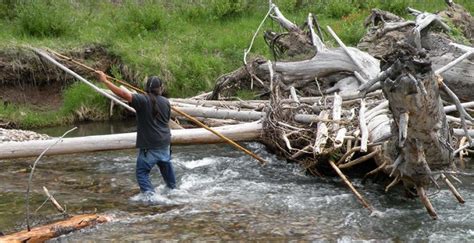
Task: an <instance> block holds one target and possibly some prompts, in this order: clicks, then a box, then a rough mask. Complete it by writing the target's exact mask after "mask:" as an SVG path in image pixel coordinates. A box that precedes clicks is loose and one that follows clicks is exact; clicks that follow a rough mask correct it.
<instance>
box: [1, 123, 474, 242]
mask: <svg viewBox="0 0 474 243" xmlns="http://www.w3.org/2000/svg"><path fill="white" fill-rule="evenodd" d="M68 129H69V127H68V128H54V129H49V130H42V132H46V133H49V134H51V135H54V136H58V135H61V134H62V133H63V132H64V131H66V130H68ZM131 130H133V124H132V123H125V124H124V123H121V124H114V125H110V124H94V125H82V126H80V129H79V132H76V133H75V134H73V135H75V136H78V135H81V136H83V135H89V134H98V133H110V132H128V131H131ZM244 145H245V146H246V147H248V148H250V149H251V150H253V151H257V153H258V154H259V155H260V156H262V157H264V158H265V159H266V160H267V161H269V162H270V163H269V164H268V165H267V166H265V167H261V166H259V164H258V163H257V162H256V161H255V160H253V159H251V158H250V157H248V156H246V155H244V154H243V153H241V152H239V151H236V150H234V149H233V148H232V147H229V146H227V145H193V146H175V147H173V162H174V164H175V170H176V174H177V181H178V189H177V190H176V191H171V192H169V191H167V190H165V189H164V187H163V182H162V181H161V177H160V176H159V172H158V170H154V171H153V176H152V179H153V182H154V184H155V186H156V187H157V191H158V192H159V194H158V195H157V196H155V197H154V203H153V204H151V205H150V204H147V203H144V202H142V201H137V200H135V199H137V198H138V196H137V193H138V187H137V185H136V182H135V177H134V167H135V156H136V151H134V150H124V151H114V152H100V153H89V154H76V155H67V156H54V157H45V158H43V159H42V160H41V161H40V163H39V165H38V167H37V171H36V172H35V175H34V183H33V193H32V199H31V208H32V211H35V210H36V209H37V208H38V207H39V206H40V205H41V204H42V203H43V201H44V199H45V196H44V195H43V194H42V192H41V191H42V190H41V187H42V186H46V187H47V188H48V189H49V190H50V191H51V192H52V193H53V194H54V196H55V198H56V199H57V200H58V201H59V202H60V203H62V204H65V205H66V206H67V211H68V212H69V213H72V214H79V213H91V212H98V213H101V214H107V215H109V216H111V217H112V221H111V222H109V223H106V224H102V225H99V226H95V227H92V228H89V229H85V230H81V231H77V232H74V233H71V234H68V235H66V236H61V237H59V238H57V239H54V240H52V241H51V242H76V241H92V242H103V241H125V240H127V241H131V240H137V241H140V240H158V239H159V240H197V241H211V240H244V241H247V240H252V241H257V240H258V241H260V240H262V241H292V240H307V241H317V240H324V241H339V242H348V241H354V240H373V241H389V242H391V241H407V240H410V241H418V240H421V241H433V242H441V241H448V242H469V241H471V242H472V241H474V193H473V192H474V179H473V178H472V177H461V180H462V181H463V184H462V185H458V187H459V189H460V193H461V194H462V195H463V196H464V198H465V199H466V201H467V202H466V204H464V205H460V204H458V203H457V202H456V200H455V199H454V197H453V196H452V195H451V194H450V192H449V191H448V190H447V189H446V188H443V189H442V190H440V191H436V190H430V192H429V193H432V194H433V195H432V196H431V201H432V203H433V205H434V207H435V208H436V209H437V212H438V215H439V219H438V220H436V221H433V220H431V219H430V217H429V216H428V214H427V213H426V211H425V209H424V208H423V207H422V206H421V204H420V203H419V202H418V200H411V199H406V198H404V197H403V196H402V193H401V191H400V190H397V189H395V190H392V191H391V192H389V193H385V192H384V191H383V185H379V184H375V183H372V182H370V181H368V182H367V183H365V184H364V185H362V184H361V182H360V179H354V178H351V180H352V181H353V182H354V184H355V185H356V186H357V187H358V188H359V189H360V191H361V192H362V193H363V194H364V196H365V197H366V198H367V199H368V200H369V201H370V202H371V203H372V204H373V206H374V207H375V208H377V209H378V210H379V211H380V212H381V213H380V214H379V215H378V216H370V215H369V212H368V210H366V209H364V208H362V206H361V205H360V204H359V203H358V202H357V201H356V200H355V199H354V196H353V195H352V194H351V192H350V191H349V190H348V189H347V188H346V187H345V186H344V185H343V184H342V183H341V181H340V180H339V179H338V178H316V177H312V176H308V175H305V174H304V173H303V172H302V170H301V169H300V168H299V167H298V166H296V165H293V164H288V163H286V162H285V161H284V160H279V159H277V158H276V157H275V156H273V155H271V154H269V153H267V152H266V151H265V149H264V148H263V146H262V145H260V144H258V143H245V144H244ZM33 161H34V158H29V159H18V160H6V161H0V168H1V169H0V178H1V184H0V231H3V232H4V233H9V232H12V231H16V230H18V229H20V228H24V225H25V220H24V218H25V213H24V212H25V191H26V185H27V177H28V171H27V168H28V167H29V165H30V164H31V163H32V162H33ZM471 164H472V163H471ZM467 171H468V172H473V171H474V170H473V168H472V166H470V168H468V169H467ZM56 218H60V216H59V215H58V214H57V213H56V212H55V211H54V209H53V208H52V206H51V205H50V204H49V203H47V204H45V205H44V206H43V207H42V208H40V209H39V210H38V212H36V213H34V214H33V216H32V219H33V222H34V223H44V222H49V221H51V220H52V219H56Z"/></svg>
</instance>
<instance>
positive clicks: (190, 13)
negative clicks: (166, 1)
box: [177, 0, 267, 21]
mask: <svg viewBox="0 0 474 243" xmlns="http://www.w3.org/2000/svg"><path fill="white" fill-rule="evenodd" d="M177 5H178V8H179V12H181V14H182V15H183V16H185V17H186V18H187V19H188V20H190V21H193V20H206V21H209V20H211V21H212V20H228V19H232V18H235V17H239V16H242V15H243V14H244V13H245V12H246V11H250V9H251V7H252V6H254V5H255V3H252V1H251V0H209V1H205V0H201V1H197V2H193V3H192V4H191V3H178V4H177ZM265 6H267V5H265Z"/></svg>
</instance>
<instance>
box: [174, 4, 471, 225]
mask: <svg viewBox="0 0 474 243" xmlns="http://www.w3.org/2000/svg"><path fill="white" fill-rule="evenodd" d="M450 4H451V5H450V6H448V10H446V11H443V12H441V13H439V14H431V13H426V12H421V11H418V10H415V9H408V10H409V11H410V13H412V14H413V15H414V16H415V17H416V19H415V20H414V21H411V20H404V19H403V18H401V17H399V16H396V15H394V14H392V13H389V12H385V11H382V10H378V9H374V10H373V11H372V14H371V15H370V16H369V17H368V18H367V20H366V26H367V27H368V29H367V34H366V36H364V38H363V39H362V40H361V42H360V44H359V46H358V47H359V48H360V49H362V50H360V49H357V48H351V47H346V46H345V45H344V43H343V42H342V41H341V40H340V39H339V38H338V37H337V35H336V33H334V31H332V29H331V28H330V27H329V26H328V27H327V30H328V32H329V33H330V34H331V36H332V37H333V38H334V39H335V40H336V42H337V43H338V44H339V46H340V47H338V48H330V47H327V46H326V45H325V44H324V42H323V41H322V31H321V28H320V26H319V25H318V23H317V21H316V18H313V16H312V15H311V14H309V15H308V19H307V21H306V23H305V24H304V25H303V26H304V28H306V29H302V28H300V27H298V26H297V25H296V24H294V23H292V22H290V21H289V20H288V19H286V18H285V17H284V16H283V14H282V13H281V11H280V10H279V9H278V7H277V6H275V5H271V7H270V11H269V16H270V17H271V18H272V19H273V20H274V21H276V22H278V23H279V24H280V26H281V27H282V28H283V29H284V30H285V31H286V32H284V33H276V32H273V31H267V32H266V33H265V34H264V38H265V39H266V41H267V43H268V44H269V46H270V47H271V48H272V49H273V50H274V54H275V57H274V58H275V59H283V60H282V61H270V60H264V59H262V58H255V59H251V60H249V61H248V60H247V54H248V52H249V50H247V51H246V53H245V55H244V63H245V65H244V66H243V67H242V68H240V69H238V70H236V71H234V72H231V73H229V74H226V75H223V76H221V77H220V78H219V79H218V80H217V84H216V86H215V88H214V90H213V91H212V92H210V93H208V94H205V95H202V96H200V97H197V98H196V99H188V100H178V99H176V100H173V101H174V105H177V106H181V107H182V109H185V112H188V113H189V114H191V115H194V116H198V117H206V119H208V120H207V122H210V123H211V124H212V123H214V124H218V123H237V122H238V121H240V122H242V121H252V120H259V119H262V118H263V140H264V141H263V142H264V143H265V144H267V145H268V147H269V148H271V149H272V150H273V151H275V152H277V153H278V154H280V155H282V156H284V157H285V158H287V159H288V160H290V161H294V162H298V163H300V164H301V165H302V166H303V167H304V168H305V169H306V170H307V171H308V172H309V173H312V174H315V175H321V174H326V173H325V172H326V171H327V170H328V168H331V167H332V168H334V169H335V170H336V172H338V174H340V175H342V177H343V179H344V180H345V182H346V183H349V184H350V182H348V181H347V179H346V178H345V177H344V176H343V174H342V173H341V171H340V170H339V169H342V171H350V170H351V169H352V168H356V167H357V166H356V165H359V164H362V163H364V162H367V161H374V162H375V163H376V165H377V166H376V168H374V169H373V170H372V171H371V172H369V173H367V174H366V175H365V176H366V177H368V176H371V175H374V174H377V173H385V174H386V177H387V179H389V181H388V182H387V186H386V190H388V189H390V188H391V187H393V186H395V185H397V184H399V183H401V184H402V185H403V186H404V187H405V190H406V193H407V195H413V196H416V195H418V196H419V197H420V199H421V201H422V203H423V204H424V205H425V206H426V208H427V210H428V212H429V214H430V215H431V216H432V217H433V218H434V219H436V217H437V215H436V212H435V210H434V208H433V206H432V205H431V203H430V201H429V199H428V197H427V196H426V190H428V189H429V188H430V187H431V186H433V185H434V186H435V187H436V188H439V187H440V186H439V184H438V181H444V182H445V183H446V184H447V185H448V187H449V188H450V190H451V191H452V192H453V193H454V195H455V196H456V198H457V199H458V201H459V202H461V203H462V202H464V201H463V199H462V197H461V196H460V195H459V193H458V192H457V191H456V189H455V188H454V186H453V185H452V183H451V182H450V180H456V181H458V179H457V178H456V177H455V175H456V173H457V167H458V166H457V165H460V167H461V168H462V167H463V166H464V164H463V159H462V157H463V156H465V155H466V154H467V151H469V150H468V148H469V146H473V145H474V144H473V143H472V136H473V135H474V134H473V133H474V132H473V131H472V130H469V129H470V128H471V126H472V124H473V123H472V122H474V120H473V119H472V117H471V115H470V113H471V114H472V110H470V109H469V107H473V106H474V102H472V101H474V94H473V92H472V90H474V82H473V77H474V68H473V63H472V57H471V56H472V54H473V53H474V49H473V48H472V47H470V46H469V45H466V44H456V41H455V40H454V39H452V38H451V37H450V35H449V30H450V27H449V26H448V25H447V24H446V23H445V19H444V18H443V17H446V16H448V17H456V18H459V16H462V18H463V19H462V20H459V19H455V20H453V21H452V23H453V24H457V23H461V24H463V26H458V27H459V28H461V29H463V30H465V33H466V34H465V37H467V38H470V39H466V40H468V41H471V42H473V40H472V35H471V34H469V30H470V27H469V26H472V24H473V23H474V19H473V18H472V16H470V15H469V13H468V12H466V11H465V10H464V9H463V8H462V7H461V6H459V5H456V4H454V3H450ZM442 16H443V17H442ZM456 21H457V22H456ZM466 23H467V24H466ZM466 26H468V27H466ZM315 29H316V30H317V31H315ZM316 33H319V35H318V34H316ZM249 49H250V48H249ZM365 51H367V52H365ZM470 57H471V58H470ZM469 58H470V59H469ZM285 59H286V60H292V61H284V60H285ZM295 59H300V60H298V61H294V60H295ZM301 59H303V60H301ZM240 88H247V89H253V90H255V91H258V92H259V96H260V97H263V98H268V100H254V101H227V99H228V98H229V97H232V96H233V95H234V94H235V92H236V91H237V90H238V89H240ZM204 98H207V99H208V100H204ZM464 101H471V102H467V103H461V102H464ZM450 104H453V105H450ZM456 116H457V117H456ZM215 119H217V120H215ZM222 119H227V120H226V121H225V122H223V120H222ZM468 134H470V135H468ZM459 157H460V159H458V158H459ZM351 189H352V190H353V191H355V189H354V188H353V187H352V188H351ZM355 192H356V191H355ZM356 195H357V196H358V198H359V200H360V201H361V202H362V203H363V204H364V206H366V207H368V208H369V209H371V207H370V205H369V204H368V203H367V202H366V201H365V200H364V199H363V198H362V197H361V196H360V195H358V194H356Z"/></svg>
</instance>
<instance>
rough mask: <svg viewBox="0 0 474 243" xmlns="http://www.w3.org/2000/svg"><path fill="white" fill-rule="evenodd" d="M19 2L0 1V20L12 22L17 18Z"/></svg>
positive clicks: (12, 0) (13, 0)
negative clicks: (16, 9)
mask: <svg viewBox="0 0 474 243" xmlns="http://www.w3.org/2000/svg"><path fill="white" fill-rule="evenodd" d="M16 4H17V0H2V1H0V18H3V19H6V20H11V19H13V18H14V17H15V16H16V11H15V8H16Z"/></svg>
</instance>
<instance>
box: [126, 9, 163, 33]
mask: <svg viewBox="0 0 474 243" xmlns="http://www.w3.org/2000/svg"><path fill="white" fill-rule="evenodd" d="M117 17H118V18H119V19H118V24H117V28H118V30H119V32H120V33H121V34H126V35H128V36H138V35H146V34H147V33H149V32H158V31H163V30H165V26H166V24H165V13H164V10H163V5H159V4H155V3H154V2H153V1H144V2H127V3H125V4H124V5H123V6H122V7H121V9H120V11H119V16H117Z"/></svg>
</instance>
